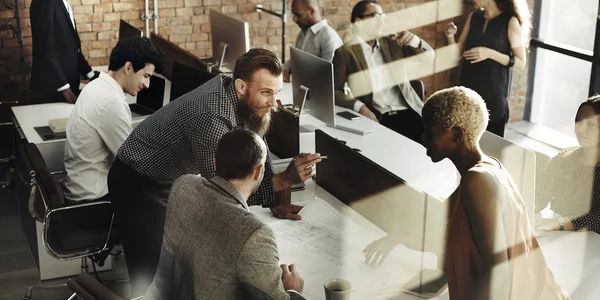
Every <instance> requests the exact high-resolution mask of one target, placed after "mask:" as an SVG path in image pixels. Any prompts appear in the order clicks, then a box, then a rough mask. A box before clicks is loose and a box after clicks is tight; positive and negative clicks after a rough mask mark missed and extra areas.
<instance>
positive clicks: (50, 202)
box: [17, 143, 114, 300]
mask: <svg viewBox="0 0 600 300" xmlns="http://www.w3.org/2000/svg"><path fill="white" fill-rule="evenodd" d="M17 152H18V155H19V156H20V157H21V158H22V160H23V164H24V168H23V170H25V171H26V172H28V176H23V174H19V175H20V176H21V180H23V181H24V182H25V183H26V184H28V185H29V186H31V192H30V197H29V204H28V206H29V213H30V215H31V217H32V218H34V219H35V220H36V221H38V222H42V223H43V231H42V232H43V237H42V242H43V244H44V247H45V248H46V251H47V252H48V254H50V256H52V257H54V258H56V259H59V260H73V259H81V272H82V273H87V271H88V264H87V260H86V258H90V259H92V261H93V262H98V263H99V264H103V260H102V259H103V258H104V259H105V258H106V257H107V256H105V255H104V254H105V253H106V252H107V251H109V238H110V236H111V230H112V226H113V219H114V214H113V212H112V207H111V204H110V201H98V202H88V203H83V204H76V205H70V206H67V205H66V204H65V201H64V199H63V198H62V196H61V194H60V193H59V187H58V186H57V184H56V182H55V181H54V179H53V178H52V175H51V173H50V171H48V167H47V166H46V163H45V161H44V158H43V157H42V155H41V153H40V151H39V150H38V148H37V146H36V145H35V144H32V143H30V144H27V145H25V146H19V148H18V149H17ZM26 177H28V178H26ZM90 213H93V214H95V215H98V216H99V217H98V219H97V220H96V222H94V224H86V223H85V220H83V222H82V220H78V219H77V216H78V215H89V214H90ZM98 220H100V222H99V223H98ZM88 223H91V222H88ZM100 227H102V228H100ZM98 257H100V259H98ZM94 268H95V266H94ZM66 288H67V284H57V285H45V286H44V285H41V286H32V287H29V289H28V290H27V293H26V294H25V296H23V299H24V300H29V299H31V297H32V293H33V291H34V290H56V289H66ZM76 296H77V295H76V293H75V294H73V295H72V296H71V297H70V298H69V299H75V297H76Z"/></svg>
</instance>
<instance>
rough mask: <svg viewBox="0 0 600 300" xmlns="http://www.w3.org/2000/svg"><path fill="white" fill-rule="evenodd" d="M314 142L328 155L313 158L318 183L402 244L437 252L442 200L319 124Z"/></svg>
mask: <svg viewBox="0 0 600 300" xmlns="http://www.w3.org/2000/svg"><path fill="white" fill-rule="evenodd" d="M315 148H316V152H317V153H320V154H321V155H326V156H327V159H324V160H322V161H321V162H320V163H318V164H317V170H316V182H317V184H318V185H319V186H320V187H322V188H323V189H325V190H326V191H328V192H329V193H330V194H331V195H333V196H334V197H336V198H337V199H339V200H340V201H342V202H344V203H345V204H346V205H348V206H350V207H351V208H352V209H353V210H354V211H356V212H358V213H359V214H361V215H362V216H364V217H365V218H366V219H367V220H369V221H371V222H372V223H373V224H375V225H377V227H379V228H381V229H382V230H384V231H385V232H387V233H394V234H398V236H401V237H403V239H402V242H403V243H404V244H405V245H406V246H408V247H410V248H412V249H415V250H417V249H423V248H424V249H426V250H428V251H433V252H436V253H441V252H442V251H440V250H439V248H440V247H441V245H443V239H441V238H440V236H443V233H444V232H445V222H444V220H445V219H447V211H446V210H445V208H446V204H445V203H442V202H440V201H439V200H437V199H434V198H432V197H430V196H428V195H427V194H426V193H423V192H421V191H419V190H417V189H415V188H413V187H411V186H410V185H409V184H407V183H406V181H405V180H403V179H402V178H400V177H398V176H397V175H395V174H394V173H392V172H390V171H389V170H387V169H385V168H384V167H382V166H380V165H378V164H377V163H375V162H373V161H372V160H370V159H369V158H367V157H366V156H364V155H362V154H361V153H359V152H358V151H357V150H355V149H353V148H351V147H348V146H347V145H346V144H345V143H343V142H342V141H340V140H337V139H336V138H334V137H332V136H329V135H328V134H326V133H325V132H323V131H321V130H316V131H315ZM399 155H400V152H399Z"/></svg>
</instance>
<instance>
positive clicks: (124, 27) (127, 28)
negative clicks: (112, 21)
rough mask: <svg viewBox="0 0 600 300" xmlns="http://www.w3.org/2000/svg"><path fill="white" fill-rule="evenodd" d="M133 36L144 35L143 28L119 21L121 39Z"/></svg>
mask: <svg viewBox="0 0 600 300" xmlns="http://www.w3.org/2000/svg"><path fill="white" fill-rule="evenodd" d="M132 36H138V37H139V36H143V33H142V31H141V30H139V29H137V28H136V27H133V25H131V24H129V23H127V22H126V21H123V20H121V21H120V22H119V40H122V39H124V38H128V37H132Z"/></svg>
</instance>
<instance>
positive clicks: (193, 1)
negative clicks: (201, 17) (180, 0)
mask: <svg viewBox="0 0 600 300" xmlns="http://www.w3.org/2000/svg"><path fill="white" fill-rule="evenodd" d="M202 1H203V0H185V1H184V4H185V7H195V6H202V5H203V3H202Z"/></svg>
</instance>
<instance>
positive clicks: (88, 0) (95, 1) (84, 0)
mask: <svg viewBox="0 0 600 300" xmlns="http://www.w3.org/2000/svg"><path fill="white" fill-rule="evenodd" d="M69 3H71V5H73V4H74V3H72V1H70V2H69ZM98 3H100V0H81V4H84V5H87V4H98Z"/></svg>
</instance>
